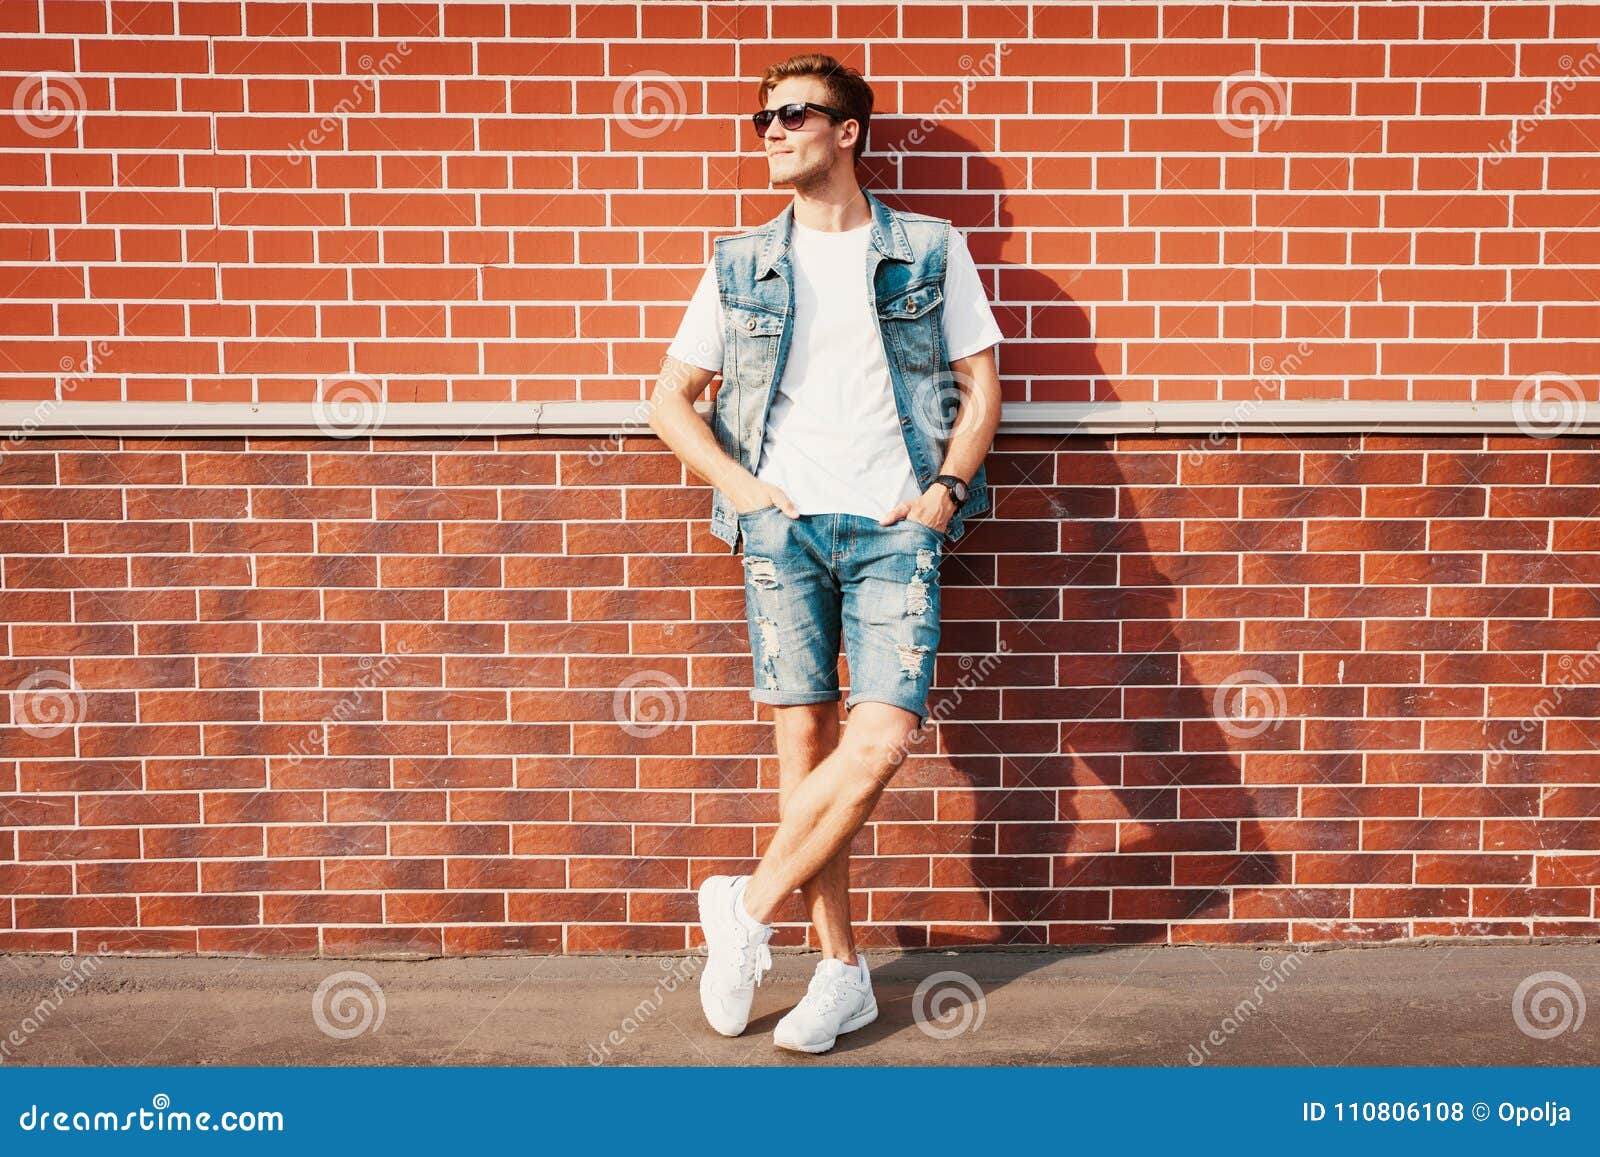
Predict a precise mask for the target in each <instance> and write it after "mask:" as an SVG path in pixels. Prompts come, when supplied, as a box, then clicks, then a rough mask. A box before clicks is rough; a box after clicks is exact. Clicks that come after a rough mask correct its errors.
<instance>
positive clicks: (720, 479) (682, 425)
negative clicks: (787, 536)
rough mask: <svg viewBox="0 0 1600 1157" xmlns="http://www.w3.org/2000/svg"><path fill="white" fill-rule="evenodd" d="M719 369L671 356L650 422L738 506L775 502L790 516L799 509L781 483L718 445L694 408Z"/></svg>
mask: <svg viewBox="0 0 1600 1157" xmlns="http://www.w3.org/2000/svg"><path fill="white" fill-rule="evenodd" d="M716 376H717V375H716V371H714V370H707V369H702V368H700V367H699V366H696V365H691V364H690V363H688V362H681V361H679V360H678V359H677V358H673V357H669V358H667V359H666V361H665V363H664V364H663V365H662V368H661V376H660V377H659V378H657V379H656V388H655V390H654V391H653V392H652V393H651V395H650V406H649V418H648V421H649V423H650V428H651V429H652V430H654V431H655V432H656V434H657V435H659V436H660V438H661V440H662V441H663V442H665V443H666V444H667V447H668V448H669V449H670V450H671V451H672V452H673V453H674V454H676V455H677V456H678V459H679V460H680V461H681V462H682V463H683V464H684V465H685V466H687V467H688V468H689V469H690V470H692V471H693V472H694V473H696V474H698V475H699V476H700V477H702V478H704V479H705V480H706V481H707V482H709V483H711V485H713V486H715V487H716V488H717V489H718V490H720V491H722V492H723V493H724V494H726V495H727V496H728V501H730V502H732V503H733V505H734V509H735V510H739V511H745V510H754V509H756V508H757V507H760V506H765V505H767V504H769V503H772V504H776V505H777V506H778V507H779V509H781V510H782V511H783V512H784V513H785V514H787V515H789V516H790V517H791V518H794V517H798V516H799V513H800V512H799V510H798V509H796V507H795V506H794V504H793V503H792V502H790V501H789V496H788V495H786V494H784V493H783V491H781V490H779V489H778V488H777V487H776V486H771V485H769V484H767V483H765V482H762V481H760V480H759V479H757V478H756V476H755V475H754V474H751V473H750V471H748V470H746V469H745V468H744V467H743V466H741V465H740V464H739V463H738V462H736V461H734V460H733V459H732V458H730V457H729V456H728V454H727V453H726V452H725V451H724V450H723V449H722V447H721V446H719V445H717V439H716V436H715V435H714V434H712V433H711V430H710V428H709V427H708V426H707V425H706V423H705V420H704V419H702V418H701V417H700V415H699V414H697V413H695V409H694V403H695V399H696V398H698V397H699V396H700V395H701V394H703V393H704V392H705V389H706V387H707V386H709V385H710V384H711V381H712V379H713V378H715V377H716Z"/></svg>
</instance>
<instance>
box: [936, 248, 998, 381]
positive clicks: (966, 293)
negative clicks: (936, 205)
mask: <svg viewBox="0 0 1600 1157" xmlns="http://www.w3.org/2000/svg"><path fill="white" fill-rule="evenodd" d="M1001 336H1002V335H1001V333H1000V326H999V324H998V323H997V322H996V321H995V320H994V313H993V312H992V311H991V310H990V309H989V298H988V296H987V295H986V294H985V293H984V291H983V281H982V280H981V279H980V278H979V277H978V267H977V265H976V264H975V263H974V262H973V260H972V254H971V253H970V252H969V251H968V249H967V239H966V237H964V236H963V235H962V233H961V231H960V230H959V229H957V228H956V227H955V226H953V225H952V226H951V227H950V252H949V254H948V255H947V258H946V262H945V271H944V345H945V349H946V350H947V351H948V352H949V355H950V360H951V361H957V360H958V359H960V358H965V357H971V356H972V355H973V354H975V353H979V352H981V351H983V350H986V349H988V348H989V347H990V346H992V345H994V344H995V343H996V342H998V341H1000V339H1001Z"/></svg>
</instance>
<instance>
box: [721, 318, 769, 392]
mask: <svg viewBox="0 0 1600 1157" xmlns="http://www.w3.org/2000/svg"><path fill="white" fill-rule="evenodd" d="M724 311H725V312H726V314H727V318H728V342H727V344H728V349H729V350H731V351H732V354H733V364H734V368H735V373H736V375H737V377H738V381H739V384H740V386H742V387H744V388H746V389H760V388H762V387H763V386H765V385H767V383H768V380H769V379H770V378H771V377H772V369H773V364H774V363H775V362H776V360H777V357H778V340H779V338H781V337H782V336H783V315H782V314H780V313H770V312H768V311H766V310H763V309H753V308H751V307H749V306H745V305H727V306H724Z"/></svg>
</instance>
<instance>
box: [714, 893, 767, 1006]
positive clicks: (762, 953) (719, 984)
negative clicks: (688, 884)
mask: <svg viewBox="0 0 1600 1157" xmlns="http://www.w3.org/2000/svg"><path fill="white" fill-rule="evenodd" d="M749 878H750V877H748V876H711V877H709V878H708V879H707V880H706V882H705V883H703V884H701V885H700V927H701V929H702V930H703V931H704V932H705V937H706V963H705V967H704V968H703V969H702V970H701V972H700V1008H701V1010H702V1011H703V1012H704V1013H705V1014H706V1020H708V1021H710V1022H711V1027H712V1028H714V1029H716V1030H717V1031H718V1032H720V1033H721V1034H722V1035H723V1036H738V1035H739V1034H740V1033H742V1032H743V1031H744V1028H745V1025H747V1024H749V1023H750V1002H751V1001H752V1000H754V999H755V994H756V985H758V984H760V983H761V974H762V973H763V972H765V971H766V970H767V969H769V968H771V967H772V953H771V951H769V950H768V948H767V941H768V940H770V939H771V938H772V925H770V924H758V925H756V927H754V928H752V927H751V926H750V925H749V924H748V923H746V921H745V919H743V918H741V916H740V914H739V912H738V911H737V909H736V908H735V905H737V904H739V903H740V901H741V900H743V898H744V885H745V881H746V880H748V879H749Z"/></svg>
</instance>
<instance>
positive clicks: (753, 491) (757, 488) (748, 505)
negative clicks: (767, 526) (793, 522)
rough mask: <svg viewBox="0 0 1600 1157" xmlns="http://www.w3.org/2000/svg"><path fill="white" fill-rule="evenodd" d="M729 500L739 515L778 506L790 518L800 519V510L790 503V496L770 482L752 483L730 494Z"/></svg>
mask: <svg viewBox="0 0 1600 1157" xmlns="http://www.w3.org/2000/svg"><path fill="white" fill-rule="evenodd" d="M728 500H729V501H730V502H732V503H733V508H734V510H735V512H737V513H739V514H749V513H750V512H751V511H753V510H760V509H761V508H762V507H764V506H776V507H777V508H778V509H779V510H781V511H783V512H784V513H785V514H787V515H788V516H789V517H790V518H799V517H800V511H799V509H798V508H797V507H796V506H795V504H794V503H793V502H791V501H789V496H788V495H787V494H785V493H784V492H783V491H782V490H781V489H779V488H778V487H776V486H773V485H772V484H771V483H768V482H760V481H755V482H752V484H751V485H750V486H748V487H745V488H743V489H741V490H740V491H739V492H738V493H737V494H734V493H730V494H729V495H728Z"/></svg>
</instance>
